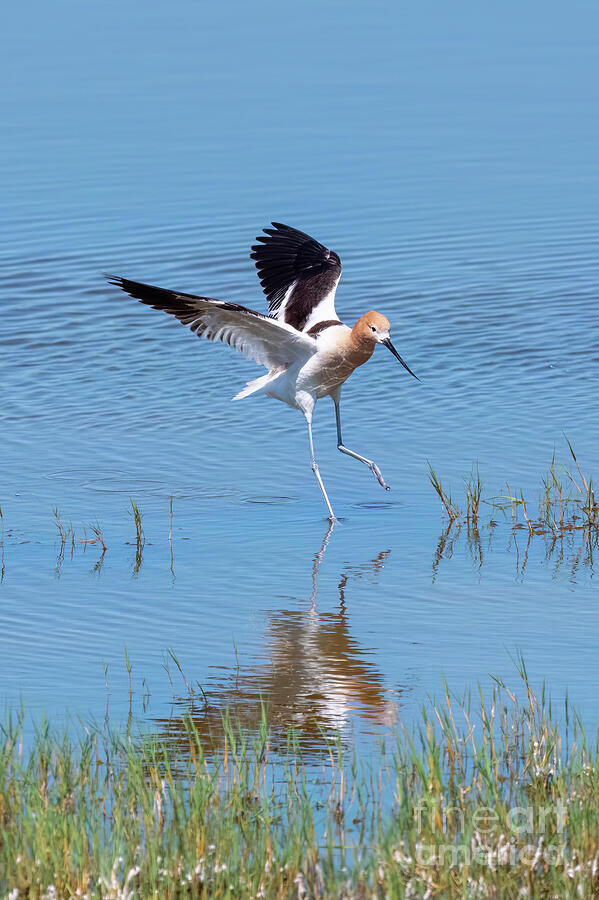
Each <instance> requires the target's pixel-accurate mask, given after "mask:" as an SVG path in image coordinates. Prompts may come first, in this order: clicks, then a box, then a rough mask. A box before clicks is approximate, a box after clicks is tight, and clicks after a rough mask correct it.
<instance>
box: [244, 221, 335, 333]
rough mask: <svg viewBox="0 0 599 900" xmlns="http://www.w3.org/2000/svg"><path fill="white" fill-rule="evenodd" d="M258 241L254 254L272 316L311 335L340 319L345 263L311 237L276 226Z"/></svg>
mask: <svg viewBox="0 0 599 900" xmlns="http://www.w3.org/2000/svg"><path fill="white" fill-rule="evenodd" d="M272 225H273V227H272V228H265V229H264V232H265V233H264V234H263V235H259V236H258V237H257V238H256V240H257V241H259V242H260V243H258V244H255V245H254V246H253V247H252V252H251V254H250V256H251V258H252V259H253V260H254V261H255V264H256V268H257V270H258V277H259V278H260V283H261V284H262V288H263V289H264V293H265V294H266V297H267V299H268V306H269V310H270V313H271V315H273V316H276V318H277V319H279V320H280V321H283V322H287V324H289V325H292V326H293V327H294V328H297V329H298V331H307V330H308V329H309V328H311V327H313V326H314V325H315V324H317V323H318V322H321V321H323V320H325V319H336V318H337V313H336V312H335V291H336V290H337V285H338V283H339V279H340V278H341V261H340V259H339V257H338V255H337V254H336V253H335V252H334V251H333V250H328V249H327V248H326V247H325V246H324V245H323V244H319V243H318V241H316V240H315V239H314V238H313V237H310V235H309V234H305V233H304V232H303V231H298V230H297V229H296V228H290V227H289V226H288V225H283V224H281V222H273V223H272Z"/></svg>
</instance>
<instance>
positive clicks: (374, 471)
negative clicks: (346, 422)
mask: <svg viewBox="0 0 599 900" xmlns="http://www.w3.org/2000/svg"><path fill="white" fill-rule="evenodd" d="M333 402H334V404H335V418H336V419H337V449H338V450H340V451H341V453H345V454H346V455H347V456H353V458H354V459H357V460H359V461H360V462H363V463H365V464H366V465H367V466H368V468H369V469H370V471H371V472H372V474H373V475H374V477H375V478H376V480H377V481H378V483H379V484H380V486H381V487H382V488H385V490H386V491H389V490H391V488H390V487H389V485H388V484H387V483H386V481H385V479H384V478H383V476H382V475H381V470H380V469H379V467H378V466H377V464H376V463H375V462H373V461H372V460H371V459H367V458H366V457H365V456H361V455H360V454H359V453H356V452H355V451H354V450H349V448H348V447H345V446H344V444H343V438H342V437H341V410H340V408H339V398H338V397H333Z"/></svg>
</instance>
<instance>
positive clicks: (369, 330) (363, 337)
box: [352, 310, 420, 381]
mask: <svg viewBox="0 0 599 900" xmlns="http://www.w3.org/2000/svg"><path fill="white" fill-rule="evenodd" d="M390 331H391V326H390V324H389V320H388V319H387V318H386V317H385V316H383V315H381V313H377V312H375V311H374V310H371V311H370V312H367V313H365V314H364V315H363V316H361V318H359V319H358V321H357V322H356V324H355V325H354V327H353V328H352V341H353V343H354V344H355V345H356V346H357V347H360V349H362V350H363V351H364V352H367V351H368V350H369V351H370V353H369V354H368V355H370V354H371V353H372V351H373V350H374V348H375V346H376V345H377V344H383V345H384V346H385V347H387V348H388V349H389V350H390V351H391V353H392V354H393V356H394V357H395V358H396V359H397V360H399V362H400V363H401V364H402V366H403V367H404V369H406V371H407V372H409V373H410V375H413V376H414V378H416V380H417V381H420V379H419V378H418V376H417V375H414V373H413V372H412V370H411V369H410V367H409V366H408V365H407V364H406V363H405V362H404V361H403V359H402V358H401V356H400V355H399V353H398V352H397V350H396V349H395V347H394V346H393V344H392V343H391V338H390V336H389V334H390Z"/></svg>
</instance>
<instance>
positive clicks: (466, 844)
mask: <svg viewBox="0 0 599 900" xmlns="http://www.w3.org/2000/svg"><path fill="white" fill-rule="evenodd" d="M414 816H415V818H416V822H417V828H418V834H419V835H424V834H426V835H427V837H429V839H430V836H431V833H432V834H434V833H435V832H437V833H438V834H439V836H442V835H443V834H448V831H449V832H450V833H452V834H453V835H455V836H456V837H457V836H460V835H461V836H462V839H463V843H456V840H455V838H454V840H453V841H452V843H448V844H443V843H441V842H438V843H426V841H425V840H420V841H418V843H417V845H416V848H415V851H416V852H415V857H416V859H415V861H416V863H417V864H418V865H419V866H425V867H428V866H443V865H445V866H447V865H449V866H450V867H455V866H460V867H461V866H469V865H472V863H477V864H479V865H488V866H490V867H491V868H496V867H497V866H515V865H524V866H532V867H534V866H536V865H538V864H539V863H540V862H543V863H545V864H546V865H552V866H555V865H561V864H563V863H564V850H565V848H564V845H563V842H560V841H559V840H558V841H556V838H559V837H560V835H561V836H563V834H564V831H565V828H566V817H567V812H566V807H565V806H564V804H563V803H562V802H561V800H558V801H557V803H555V804H554V805H551V806H538V807H535V806H514V807H512V808H511V809H509V810H508V812H507V815H506V816H505V817H503V816H502V823H501V824H500V820H499V816H498V815H497V813H496V812H495V810H493V809H492V808H490V807H488V806H480V807H478V809H475V810H474V811H473V812H470V813H469V815H468V818H467V819H466V816H465V815H464V811H463V810H461V809H460V808H459V807H457V806H456V807H451V806H450V807H446V808H445V809H443V810H440V809H439V808H438V807H436V806H435V805H434V804H431V803H429V802H427V801H426V800H421V801H420V803H419V804H418V806H415V807H414ZM506 825H507V828H506ZM547 840H550V841H551V842H550V843H547Z"/></svg>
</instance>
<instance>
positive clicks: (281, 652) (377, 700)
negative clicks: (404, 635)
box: [152, 523, 402, 752]
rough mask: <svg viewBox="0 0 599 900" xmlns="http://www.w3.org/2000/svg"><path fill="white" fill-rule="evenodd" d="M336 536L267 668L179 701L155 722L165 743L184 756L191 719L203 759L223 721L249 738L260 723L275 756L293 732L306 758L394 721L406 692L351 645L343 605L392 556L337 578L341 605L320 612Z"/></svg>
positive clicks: (289, 614) (272, 626) (233, 675)
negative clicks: (328, 742)
mask: <svg viewBox="0 0 599 900" xmlns="http://www.w3.org/2000/svg"><path fill="white" fill-rule="evenodd" d="M332 531H333V524H332V523H330V525H329V528H328V530H327V533H326V535H325V537H324V539H323V541H322V543H321V545H320V548H319V550H318V551H317V553H316V554H315V555H314V558H313V561H312V595H311V597H310V600H309V602H308V603H307V604H306V606H307V608H306V609H305V610H298V609H283V610H280V611H277V612H275V613H272V614H271V615H270V620H269V624H268V630H267V642H268V647H267V652H266V653H265V654H264V658H265V661H264V662H255V663H253V664H251V665H249V666H244V667H242V666H240V665H239V663H238V664H237V667H236V668H235V669H233V670H231V671H230V672H229V673H228V675H227V677H226V679H224V680H222V681H220V682H219V683H213V684H212V685H211V686H210V687H209V688H207V689H206V690H204V688H205V686H202V688H201V689H200V690H199V691H198V692H197V693H196V692H191V691H190V693H189V694H188V695H186V696H184V697H176V698H174V700H173V701H172V713H171V716H170V717H169V718H161V719H153V720H152V722H153V724H154V725H155V726H157V728H158V731H159V734H158V735H157V737H159V739H160V740H161V741H163V742H166V743H168V744H170V745H171V746H172V747H173V748H177V749H178V750H179V751H180V752H185V748H186V746H187V745H188V741H189V738H188V724H189V723H188V722H187V723H186V719H188V718H189V717H191V719H192V720H193V725H194V727H195V729H196V730H197V732H198V734H199V736H200V739H201V741H202V744H203V746H204V748H205V751H206V752H210V751H211V750H216V749H217V748H218V747H219V746H220V745H221V744H222V742H223V740H224V729H223V715H224V713H225V710H227V715H228V717H229V719H230V721H231V722H232V723H235V724H236V725H237V724H238V725H239V726H240V727H241V729H242V730H243V731H244V732H246V733H252V732H256V731H257V730H258V729H259V728H260V724H261V722H262V719H263V715H264V714H265V715H266V719H267V721H268V724H269V726H270V742H271V747H272V748H273V749H275V750H276V749H281V748H283V747H284V746H285V745H286V742H287V737H288V733H289V730H290V729H293V730H294V732H295V735H296V738H297V740H298V742H299V744H300V746H301V748H302V750H304V751H311V750H319V749H321V748H322V747H323V745H324V743H325V737H326V736H327V735H329V736H331V735H337V734H340V735H341V737H342V738H343V737H344V736H345V735H347V734H348V732H349V731H350V729H351V728H352V727H353V728H355V729H356V730H357V731H361V732H362V733H374V734H376V733H382V732H385V731H387V730H388V728H389V727H390V726H391V725H392V724H393V722H394V721H395V719H396V717H397V704H398V700H399V698H400V696H401V693H402V689H401V688H397V689H395V690H391V689H389V687H387V686H386V685H385V682H384V678H383V675H382V674H381V673H380V672H379V671H378V670H377V668H376V665H375V664H374V663H373V662H372V658H369V657H370V654H371V651H369V650H368V649H366V648H363V647H361V646H360V645H359V643H358V642H357V641H356V640H355V639H354V638H353V637H352V635H351V631H350V622H349V616H348V613H347V609H346V597H347V595H348V592H349V591H350V590H351V586H352V583H353V582H354V581H355V580H356V579H367V580H368V581H369V582H370V583H371V584H372V585H376V584H377V582H378V577H379V574H380V572H381V570H382V568H383V567H384V565H385V563H386V561H387V559H388V557H389V554H390V552H391V551H390V550H383V551H381V552H380V553H378V554H377V555H376V556H375V557H374V558H373V559H370V560H368V561H367V562H365V563H363V564H359V565H346V566H344V568H343V570H342V571H341V573H340V575H339V582H338V587H337V590H338V598H339V603H338V606H337V608H336V609H334V610H332V611H324V610H319V608H318V605H317V598H318V579H319V574H320V567H321V564H322V561H323V558H324V556H325V553H326V550H327V547H328V545H329V541H330V539H331V535H332Z"/></svg>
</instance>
